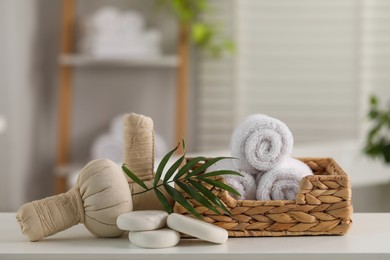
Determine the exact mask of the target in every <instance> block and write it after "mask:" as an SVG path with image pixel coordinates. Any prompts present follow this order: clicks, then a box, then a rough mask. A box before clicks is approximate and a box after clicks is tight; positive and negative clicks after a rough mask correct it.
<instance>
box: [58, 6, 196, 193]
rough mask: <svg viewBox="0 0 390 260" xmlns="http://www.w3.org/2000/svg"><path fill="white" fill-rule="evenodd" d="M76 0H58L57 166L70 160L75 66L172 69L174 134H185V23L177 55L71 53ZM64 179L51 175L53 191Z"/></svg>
mask: <svg viewBox="0 0 390 260" xmlns="http://www.w3.org/2000/svg"><path fill="white" fill-rule="evenodd" d="M75 7H76V0H62V21H61V53H60V56H59V59H58V62H59V86H58V88H59V103H58V113H59V116H58V120H59V121H58V149H57V166H58V167H59V168H61V167H64V166H66V165H68V164H69V163H70V161H69V151H70V143H71V140H70V134H69V133H70V129H71V124H72V120H71V108H72V90H73V70H74V69H75V68H77V67H89V66H110V67H111V66H116V67H129V68H131V67H156V68H174V69H176V71H177V77H178V78H177V86H176V133H175V139H176V140H177V141H180V140H181V138H182V137H185V135H186V124H187V91H188V87H187V84H188V60H189V58H188V55H189V33H188V26H186V25H180V26H179V32H178V54H177V56H175V55H163V56H160V57H154V58H131V59H130V58H126V59H98V58H94V57H90V56H86V55H78V54H75V53H74V50H73V46H74V24H75ZM66 183H67V178H66V176H64V175H58V176H56V178H55V188H54V190H55V193H57V194H58V193H62V192H65V191H66V189H67V187H66Z"/></svg>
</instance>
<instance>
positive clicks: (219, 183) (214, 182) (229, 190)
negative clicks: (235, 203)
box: [198, 176, 241, 196]
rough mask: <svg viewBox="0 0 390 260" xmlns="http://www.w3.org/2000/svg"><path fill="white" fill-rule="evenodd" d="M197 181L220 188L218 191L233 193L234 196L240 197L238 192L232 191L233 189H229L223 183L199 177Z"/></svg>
mask: <svg viewBox="0 0 390 260" xmlns="http://www.w3.org/2000/svg"><path fill="white" fill-rule="evenodd" d="M198 179H199V180H202V181H204V182H206V183H208V184H210V185H212V186H214V187H218V188H220V189H223V190H226V191H228V192H230V193H233V194H235V195H238V196H241V194H240V193H239V192H238V191H236V190H235V189H233V188H232V187H230V186H229V185H227V184H224V183H222V182H220V181H215V180H211V179H207V178H203V177H201V176H199V177H198Z"/></svg>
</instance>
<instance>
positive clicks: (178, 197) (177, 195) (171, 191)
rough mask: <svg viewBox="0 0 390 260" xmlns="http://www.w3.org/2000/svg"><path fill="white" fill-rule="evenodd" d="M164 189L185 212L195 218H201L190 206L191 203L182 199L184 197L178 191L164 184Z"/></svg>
mask: <svg viewBox="0 0 390 260" xmlns="http://www.w3.org/2000/svg"><path fill="white" fill-rule="evenodd" d="M164 188H165V190H166V191H167V192H168V193H169V195H171V196H172V198H173V199H174V200H175V201H176V202H177V203H179V204H180V205H182V206H183V207H184V208H185V209H186V210H188V211H189V212H190V213H192V214H193V215H194V216H195V217H197V218H202V215H200V214H199V212H197V211H196V209H195V208H194V207H193V206H192V205H191V203H189V202H188V200H187V199H186V198H184V196H183V195H182V194H181V193H180V192H179V191H177V190H176V189H174V188H173V187H171V186H169V184H164Z"/></svg>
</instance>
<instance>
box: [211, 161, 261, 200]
mask: <svg viewBox="0 0 390 260" xmlns="http://www.w3.org/2000/svg"><path fill="white" fill-rule="evenodd" d="M234 160H236V159H224V160H221V161H219V162H217V163H215V164H213V165H211V166H210V167H209V168H208V169H207V170H206V172H212V171H220V170H231V171H237V172H239V173H241V175H242V176H237V175H222V177H223V178H224V180H225V181H226V183H227V184H228V185H229V186H231V187H232V188H234V189H235V190H236V191H238V192H239V193H240V194H241V196H237V195H234V194H230V195H231V196H232V197H233V198H235V199H238V200H254V199H256V183H255V178H254V177H253V176H252V175H251V174H249V173H246V172H244V171H240V170H238V169H237V168H236V167H235V166H234V165H233V161H234Z"/></svg>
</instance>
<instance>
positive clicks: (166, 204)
mask: <svg viewBox="0 0 390 260" xmlns="http://www.w3.org/2000/svg"><path fill="white" fill-rule="evenodd" d="M154 193H156V196H157V198H158V199H159V200H160V203H161V204H162V205H163V207H164V208H165V210H166V211H167V212H168V213H169V214H171V213H172V212H173V210H172V206H171V205H170V204H169V202H168V200H167V198H165V196H164V194H162V192H161V191H159V189H158V188H156V187H155V188H154Z"/></svg>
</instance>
